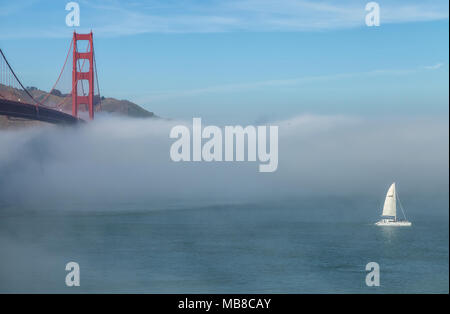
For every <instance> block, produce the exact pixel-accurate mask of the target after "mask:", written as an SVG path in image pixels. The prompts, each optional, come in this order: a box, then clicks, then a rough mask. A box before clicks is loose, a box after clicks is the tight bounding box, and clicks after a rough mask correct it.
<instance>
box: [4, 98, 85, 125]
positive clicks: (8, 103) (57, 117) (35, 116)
mask: <svg viewBox="0 0 450 314" xmlns="http://www.w3.org/2000/svg"><path fill="white" fill-rule="evenodd" d="M0 115H4V116H10V117H17V118H25V119H30V120H38V121H43V122H48V123H54V124H75V123H79V122H83V121H84V120H81V119H79V118H76V117H74V116H72V115H70V114H67V113H64V112H61V111H58V110H54V109H51V108H48V107H42V106H36V105H32V104H27V103H22V102H18V101H13V100H7V99H1V98H0Z"/></svg>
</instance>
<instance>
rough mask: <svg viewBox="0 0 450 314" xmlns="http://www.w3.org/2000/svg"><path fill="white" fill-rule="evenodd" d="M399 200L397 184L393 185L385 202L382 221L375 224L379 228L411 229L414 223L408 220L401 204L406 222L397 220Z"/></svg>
mask: <svg viewBox="0 0 450 314" xmlns="http://www.w3.org/2000/svg"><path fill="white" fill-rule="evenodd" d="M397 199H398V195H397V192H396V190H395V182H394V183H392V184H391V186H390V187H389V190H388V191H387V194H386V199H385V200H384V206H383V213H382V214H381V217H382V219H381V220H380V221H378V222H377V223H375V225H377V226H393V227H411V225H412V223H411V222H409V221H408V220H406V215H405V211H404V210H403V207H402V204H401V203H400V200H399V204H400V209H401V210H402V213H403V217H404V218H405V219H404V220H398V219H397Z"/></svg>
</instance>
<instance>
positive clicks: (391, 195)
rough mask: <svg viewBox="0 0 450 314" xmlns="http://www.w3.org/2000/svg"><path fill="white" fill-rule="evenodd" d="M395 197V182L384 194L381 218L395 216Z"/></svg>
mask: <svg viewBox="0 0 450 314" xmlns="http://www.w3.org/2000/svg"><path fill="white" fill-rule="evenodd" d="M396 204H397V197H396V193H395V182H394V183H392V185H391V186H390V187H389V190H388V192H387V194H386V199H385V200H384V207H383V216H392V217H396V216H397V206H396Z"/></svg>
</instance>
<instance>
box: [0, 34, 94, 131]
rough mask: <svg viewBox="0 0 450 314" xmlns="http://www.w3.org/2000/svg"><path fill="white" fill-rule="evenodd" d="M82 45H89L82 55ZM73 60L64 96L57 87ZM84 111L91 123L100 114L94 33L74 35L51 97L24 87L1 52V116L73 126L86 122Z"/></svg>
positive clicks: (49, 94) (0, 51) (50, 93)
mask: <svg viewBox="0 0 450 314" xmlns="http://www.w3.org/2000/svg"><path fill="white" fill-rule="evenodd" d="M80 42H81V43H83V42H85V43H87V44H86V49H85V51H80V47H79V46H80ZM81 46H82V44H81ZM70 58H71V59H72V73H71V74H72V75H71V82H70V83H71V84H70V86H69V90H68V93H66V94H63V93H61V91H60V90H58V89H57V88H56V87H58V86H59V85H61V82H62V81H64V73H66V71H65V70H66V66H67V64H68V63H70V62H68V61H69V59H70ZM62 85H63V84H62ZM55 96H56V97H55ZM70 104H71V112H67V111H69V110H70ZM83 105H84V107H83ZM83 109H84V111H86V112H87V113H88V118H89V119H90V120H93V119H94V112H95V111H99V110H101V97H100V89H99V87H98V76H97V67H96V62H95V53H94V42H93V33H92V32H90V33H88V34H79V33H76V32H74V33H73V38H72V41H71V42H70V46H69V50H68V52H67V56H66V59H65V61H64V65H63V67H62V69H61V72H60V73H59V76H58V79H57V80H56V82H55V84H54V85H53V87H52V89H51V90H50V92H48V93H45V92H42V91H39V90H38V89H37V88H27V87H25V86H24V85H23V84H22V82H21V80H20V79H19V78H18V76H17V75H16V73H15V72H14V70H13V68H12V67H11V64H10V63H9V62H8V60H7V58H6V56H5V54H4V52H3V51H2V50H1V49H0V115H5V116H9V117H16V118H24V119H30V120H39V121H44V122H49V123H56V124H74V123H78V122H82V121H84V120H83V119H82V118H81V117H79V112H80V111H82V110H83Z"/></svg>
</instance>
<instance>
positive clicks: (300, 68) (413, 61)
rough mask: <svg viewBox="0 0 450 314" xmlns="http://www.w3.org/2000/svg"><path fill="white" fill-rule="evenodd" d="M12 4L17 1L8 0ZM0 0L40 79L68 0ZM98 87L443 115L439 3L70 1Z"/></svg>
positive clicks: (57, 45) (229, 106)
mask: <svg viewBox="0 0 450 314" xmlns="http://www.w3.org/2000/svg"><path fill="white" fill-rule="evenodd" d="M16 2H17V1H16ZM16 2H12V1H5V0H0V8H1V9H0V47H1V48H2V49H3V50H4V51H5V53H6V54H7V56H8V58H9V59H10V62H11V63H12V64H13V66H14V68H15V70H16V72H18V74H19V76H20V77H21V79H22V81H24V83H25V84H26V85H34V86H38V87H39V88H42V89H50V88H51V86H52V84H53V82H54V81H55V80H56V78H57V76H58V74H59V70H60V68H61V66H62V64H63V62H64V58H65V55H66V52H67V49H68V45H69V43H70V39H71V33H72V32H73V29H71V28H69V27H67V26H66V25H65V17H66V14H67V13H68V12H67V11H65V5H66V3H67V2H68V1H27V0H24V1H20V3H16ZM78 3H79V4H80V8H81V25H80V27H79V28H77V30H78V31H80V32H84V31H89V30H90V29H92V30H93V31H94V36H95V50H96V57H97V66H98V70H99V79H100V88H101V92H102V94H103V95H105V96H113V97H117V98H125V99H129V100H132V101H135V102H136V103H138V104H140V105H143V106H145V107H146V108H148V109H149V110H151V111H154V112H155V113H157V114H158V115H161V116H165V117H171V118H190V117H193V116H200V117H203V118H206V119H208V120H209V121H224V122H225V121H228V122H230V123H231V122H235V121H236V122H239V121H244V120H245V121H265V120H274V119H284V118H287V117H290V116H293V115H298V114H302V113H317V114H345V115H348V114H354V115H370V116H373V115H377V116H379V115H381V116H386V115H397V116H398V115H413V116H414V115H419V116H423V115H434V116H436V115H443V114H445V115H448V99H449V98H448V83H449V82H448V75H449V71H448V64H449V62H448V61H449V57H448V56H449V42H448V35H449V34H448V33H449V24H448V1H440V0H434V1H378V3H379V4H380V8H381V26H380V27H370V28H369V27H367V26H366V25H365V23H364V21H365V20H364V19H365V14H366V12H365V11H364V8H365V5H366V3H367V1H356V0H348V1H312V0H311V1H294V0H278V1H275V0H272V1H269V0H240V1H237V0H228V1H206V0H203V1H190V0H189V1H167V0H166V1H130V2H126V3H121V2H119V1H78Z"/></svg>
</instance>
